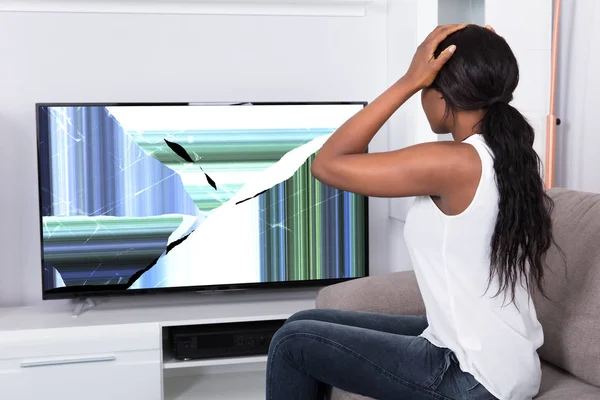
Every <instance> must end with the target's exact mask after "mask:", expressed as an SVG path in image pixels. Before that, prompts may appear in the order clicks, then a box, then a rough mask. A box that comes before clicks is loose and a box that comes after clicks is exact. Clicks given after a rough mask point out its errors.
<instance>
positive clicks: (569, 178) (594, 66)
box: [555, 0, 600, 193]
mask: <svg viewBox="0 0 600 400" xmlns="http://www.w3.org/2000/svg"><path fill="white" fill-rule="evenodd" d="M561 8H562V10H561V19H560V36H559V40H558V46H559V52H558V71H557V72H558V74H557V75H558V76H557V93H556V102H557V104H556V110H555V114H556V115H557V117H558V118H560V119H561V122H562V123H561V125H560V126H558V128H557V134H556V184H557V186H561V187H566V188H569V189H575V190H583V191H588V192H595V193H600V173H599V171H600V166H599V165H600V164H599V160H600V130H599V129H598V125H599V124H598V109H599V108H600V98H599V97H598V93H599V91H600V75H599V74H598V71H600V53H598V43H599V41H600V4H598V1H597V0H577V1H563V2H562V7H561Z"/></svg>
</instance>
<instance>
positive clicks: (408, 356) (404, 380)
mask: <svg viewBox="0 0 600 400" xmlns="http://www.w3.org/2000/svg"><path fill="white" fill-rule="evenodd" d="M426 327H427V319H426V318H425V317H416V316H400V315H386V314H378V313H365V312H355V311H341V310H326V309H316V310H307V311H302V312H299V313H297V314H295V315H293V316H292V317H291V318H290V319H289V320H288V321H287V322H286V323H285V325H284V326H283V327H282V328H281V329H280V330H279V331H278V332H277V333H276V334H275V336H274V337H273V339H272V341H271V346H270V349H269V358H268V363H267V400H293V399H298V400H312V399H319V400H321V399H324V398H325V396H326V393H327V390H328V388H329V387H331V386H333V387H337V388H340V389H343V390H345V391H347V392H351V393H356V394H360V395H363V396H368V397H373V398H375V399H381V400H385V399H407V400H408V399H410V400H420V399H428V400H429V399H437V400H459V399H460V400H490V399H494V396H492V395H491V394H490V393H489V392H488V391H487V390H486V389H485V388H484V387H483V386H482V385H481V384H479V382H477V380H475V378H474V377H473V376H472V375H471V374H469V373H467V372H463V371H461V369H460V367H459V365H458V362H457V360H456V357H455V356H454V353H453V352H452V351H451V350H449V349H444V348H439V347H436V346H434V345H432V344H431V343H430V342H429V341H428V340H426V339H424V338H422V337H419V336H418V335H420V334H421V333H422V332H423V330H425V328H426Z"/></svg>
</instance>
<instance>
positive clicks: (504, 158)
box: [480, 101, 553, 301]
mask: <svg viewBox="0 0 600 400" xmlns="http://www.w3.org/2000/svg"><path fill="white" fill-rule="evenodd" d="M480 131H481V134H482V135H483V137H484V139H485V141H486V143H487V145H488V146H489V147H490V149H491V150H492V152H493V153H494V170H495V172H496V184H497V186H498V192H499V195H500V201H499V203H498V218H497V220H496V226H495V229H494V234H493V236H492V241H491V253H490V255H491V257H490V258H491V269H490V282H491V281H492V279H494V278H495V277H497V279H498V282H499V289H498V293H496V295H498V294H500V293H502V292H504V293H505V294H506V293H510V296H511V301H514V297H515V287H516V285H517V284H519V283H521V279H523V280H524V282H523V284H524V285H526V287H527V288H528V289H530V290H532V289H534V287H535V288H537V289H538V290H540V292H541V293H542V294H543V293H544V291H543V287H542V283H543V279H544V270H545V267H546V266H545V261H544V256H545V254H546V252H547V250H548V249H549V248H550V246H551V244H552V242H553V237H552V221H551V218H550V214H551V212H552V208H553V202H552V199H550V197H549V196H548V195H547V194H546V191H545V190H544V183H543V181H542V178H541V175H540V168H541V160H540V158H539V156H538V154H537V153H536V152H535V150H534V148H533V142H534V139H535V133H534V130H533V128H532V127H531V125H530V124H529V123H528V122H527V120H526V119H525V118H524V117H523V115H521V113H520V112H519V111H518V110H517V109H515V108H514V107H512V106H511V105H510V104H508V103H506V102H504V101H495V102H492V104H491V105H490V106H489V107H488V109H487V112H486V114H485V116H484V117H483V120H482V121H481V125H480Z"/></svg>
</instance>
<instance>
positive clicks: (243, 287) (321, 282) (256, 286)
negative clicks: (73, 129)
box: [35, 101, 369, 300]
mask: <svg viewBox="0 0 600 400" xmlns="http://www.w3.org/2000/svg"><path fill="white" fill-rule="evenodd" d="M367 104H368V102H366V101H313V102H309V101H307V102H273V101H271V102H264V101H263V102H255V101H248V102H244V101H236V102H164V103H161V102H158V103H156V102H116V103H115V102H112V103H110V102H109V103H102V102H92V103H75V102H55V103H51V102H50V103H45V102H44V103H35V119H36V121H35V125H36V147H37V159H36V160H37V175H38V179H37V180H38V220H39V229H40V236H39V237H40V272H41V278H42V280H41V286H42V299H43V300H65V299H85V298H92V297H108V296H113V297H120V296H138V295H148V294H154V295H160V294H173V293H185V292H188V293H192V292H194V293H213V292H230V291H231V292H233V291H235V292H239V291H250V290H271V289H273V290H276V289H278V290H280V289H300V288H317V287H325V286H329V285H332V284H335V283H341V282H346V281H351V280H354V279H360V278H364V277H368V276H369V198H368V197H367V196H363V197H364V202H365V203H364V204H365V206H364V217H365V225H366V226H365V235H364V238H365V243H364V245H365V251H364V253H365V273H364V276H360V277H353V278H335V279H312V280H295V281H285V282H252V283H235V284H217V285H200V286H176V287H167V288H150V289H134V290H106V291H97V290H96V291H89V292H88V291H85V290H81V291H73V292H68V293H66V292H61V293H47V292H46V290H45V289H44V231H43V220H42V207H43V205H42V190H41V184H42V182H41V179H42V174H41V173H40V165H41V163H40V159H41V146H40V123H39V121H40V110H41V109H42V108H44V107H73V106H78V107H119V106H121V107H122V106H130V107H132V106H136V107H139V106H161V107H169V106H191V107H194V106H280V105H281V106H285V105H292V106H294V105H362V106H363V108H364V107H366V106H367Z"/></svg>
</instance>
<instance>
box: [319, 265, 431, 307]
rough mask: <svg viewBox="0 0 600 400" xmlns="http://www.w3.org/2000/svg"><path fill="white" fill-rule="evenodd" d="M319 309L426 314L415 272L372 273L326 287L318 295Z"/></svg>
mask: <svg viewBox="0 0 600 400" xmlns="http://www.w3.org/2000/svg"><path fill="white" fill-rule="evenodd" d="M317 308H337V309H344V310H351V311H370V312H379V313H386V314H399V315H425V305H424V304H423V299H422V297H421V292H420V291H419V287H418V285H417V279H416V277H415V274H414V272H413V271H404V272H397V273H394V274H390V275H384V276H370V277H367V278H361V279H354V280H351V281H347V282H343V283H338V284H335V285H331V286H328V287H325V288H323V289H321V291H320V292H319V295H318V296H317Z"/></svg>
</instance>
